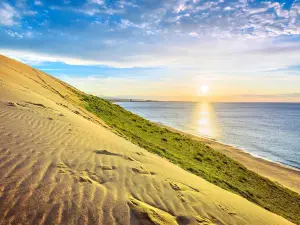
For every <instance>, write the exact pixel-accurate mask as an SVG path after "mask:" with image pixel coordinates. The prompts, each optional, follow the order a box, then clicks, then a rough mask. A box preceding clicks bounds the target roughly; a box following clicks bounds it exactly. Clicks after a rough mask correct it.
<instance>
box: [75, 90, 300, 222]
mask: <svg viewBox="0 0 300 225" xmlns="http://www.w3.org/2000/svg"><path fill="white" fill-rule="evenodd" d="M73 92H76V91H74V90H73ZM76 94H77V95H78V96H79V97H80V99H81V100H82V104H83V105H84V107H85V108H86V109H87V110H88V111H90V112H92V113H93V114H94V115H96V116H98V117H99V118H101V119H102V120H103V121H104V122H105V123H106V124H107V125H108V126H110V127H111V128H113V129H114V130H115V131H117V132H118V133H120V134H121V135H123V136H124V137H126V138H127V139H128V140H129V141H131V142H132V143H134V144H137V145H139V146H141V147H142V148H144V149H146V150H148V151H149V152H152V153H155V154H157V155H159V156H161V157H164V158H166V159H168V160H169V161H171V162H172V163H174V164H176V165H178V166H180V167H181V168H183V169H185V170H187V171H189V172H191V173H193V174H195V175H198V176H200V177H202V178H204V179H206V180H207V181H209V182H211V183H213V184H215V185H217V186H219V187H222V188H224V189H226V190H228V191H231V192H233V193H236V194H239V195H241V196H242V197H244V198H246V199H248V200H249V201H251V202H254V203H256V204H257V205H259V206H261V207H263V208H265V209H267V210H269V211H271V212H273V213H276V214H278V215H281V216H283V217H284V218H286V219H288V220H290V221H292V222H294V223H296V224H300V213H299V212H300V195H299V194H298V193H296V192H293V191H291V190H289V189H287V188H284V187H282V186H280V185H279V184H276V183H274V182H272V181H270V180H269V179H267V178H265V177H262V176H260V175H258V174H256V173H254V172H252V171H250V170H248V169H247V168H246V167H245V166H243V165H241V164H240V163H238V162H236V161H234V160H232V159H230V158H229V157H227V156H225V155H223V154H222V153H220V152H217V151H215V150H213V149H212V148H210V147H208V146H206V145H205V144H204V143H202V142H200V141H197V140H193V139H191V138H188V137H186V136H185V135H182V134H179V133H176V132H173V131H170V130H168V129H166V128H163V127H160V126H158V125H156V124H155V123H152V122H150V121H148V120H146V119H144V118H142V117H140V116H138V115H135V114H133V113H131V112H129V111H127V110H125V109H123V108H122V107H120V106H119V105H115V104H113V103H111V102H109V101H106V100H104V99H101V98H98V97H96V96H92V95H87V94H83V93H82V92H76Z"/></svg>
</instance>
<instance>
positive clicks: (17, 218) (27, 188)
mask: <svg viewBox="0 0 300 225" xmlns="http://www.w3.org/2000/svg"><path fill="white" fill-rule="evenodd" d="M77 100H78V99H77V97H76V96H75V95H74V93H72V91H71V89H70V88H68V87H66V86H65V84H63V83H61V82H59V81H58V80H57V79H54V78H52V77H50V76H47V75H46V74H44V73H42V72H40V71H37V70H35V69H32V68H30V67H28V66H26V65H24V64H21V63H18V62H16V61H14V60H11V59H8V58H6V57H3V56H0V137H1V138H0V177H1V181H0V224H3V225H4V224H292V223H291V222H289V221H287V220H285V219H284V218H282V217H280V216H278V215H275V214H273V213H270V212H268V211H267V210H265V209H262V208H261V207H259V206H257V205H255V204H253V203H250V202H249V201H247V200H245V199H243V198H242V197H240V196H237V195H235V194H232V193H230V192H227V191H225V190H223V189H221V188H219V187H217V186H215V185H213V184H211V183H209V182H207V181H205V180H203V179H201V178H199V177H197V176H195V175H193V174H190V173H188V172H186V171H184V170H182V169H181V168H179V167H177V166H176V165H173V164H171V163H170V162H168V161H167V160H165V159H162V158H160V157H158V156H156V155H153V154H150V153H149V152H147V151H145V150H144V149H142V148H140V147H138V146H135V145H133V144H132V143H130V142H128V141H127V140H125V139H124V138H122V137H119V136H118V135H117V134H115V133H113V132H111V130H109V129H107V128H106V127H105V124H103V122H102V121H100V120H99V119H97V118H95V117H94V116H93V115H91V114H90V113H88V112H87V111H85V110H84V109H83V108H81V107H80V106H78V105H77V104H75V103H76V102H77Z"/></svg>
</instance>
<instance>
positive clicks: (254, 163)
mask: <svg viewBox="0 0 300 225" xmlns="http://www.w3.org/2000/svg"><path fill="white" fill-rule="evenodd" d="M156 124H157V125H159V126H162V127H164V128H167V129H169V130H171V131H173V132H177V133H180V134H182V135H185V136H187V137H189V138H192V139H194V140H198V141H201V142H204V143H205V144H206V145H208V146H209V147H211V148H213V149H214V150H216V151H219V152H221V153H223V154H224V155H226V156H228V157H230V158H232V159H234V160H236V161H238V162H239V163H241V164H242V165H244V166H245V167H247V168H248V169H249V170H251V171H253V172H255V173H257V174H259V175H261V176H264V177H266V178H268V179H270V180H272V181H274V182H276V183H277V184H280V185H282V186H284V187H286V188H289V189H291V190H293V191H295V192H297V193H299V194H300V170H298V169H296V168H292V167H288V166H285V165H282V164H280V163H277V162H273V161H269V160H266V159H263V158H259V157H256V156H253V155H251V154H250V153H248V152H245V151H243V150H241V149H239V148H236V147H234V146H231V145H227V144H224V143H221V142H218V141H216V140H213V139H209V138H206V137H201V136H197V135H194V134H190V133H187V132H184V131H181V130H178V129H176V128H173V127H170V126H167V125H165V124H162V123H156Z"/></svg>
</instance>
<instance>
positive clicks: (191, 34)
mask: <svg viewBox="0 0 300 225" xmlns="http://www.w3.org/2000/svg"><path fill="white" fill-rule="evenodd" d="M189 35H190V36H192V37H199V35H198V34H197V33H196V32H190V33H189Z"/></svg>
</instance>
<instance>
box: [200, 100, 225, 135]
mask: <svg viewBox="0 0 300 225" xmlns="http://www.w3.org/2000/svg"><path fill="white" fill-rule="evenodd" d="M194 115H195V119H196V120H197V131H198V132H199V133H200V134H201V135H203V136H206V137H210V138H214V139H217V138H218V137H219V134H218V129H217V124H216V117H215V111H214V108H213V106H212V104H210V103H208V102H200V103H198V104H197V107H196V112H195V114H194Z"/></svg>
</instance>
